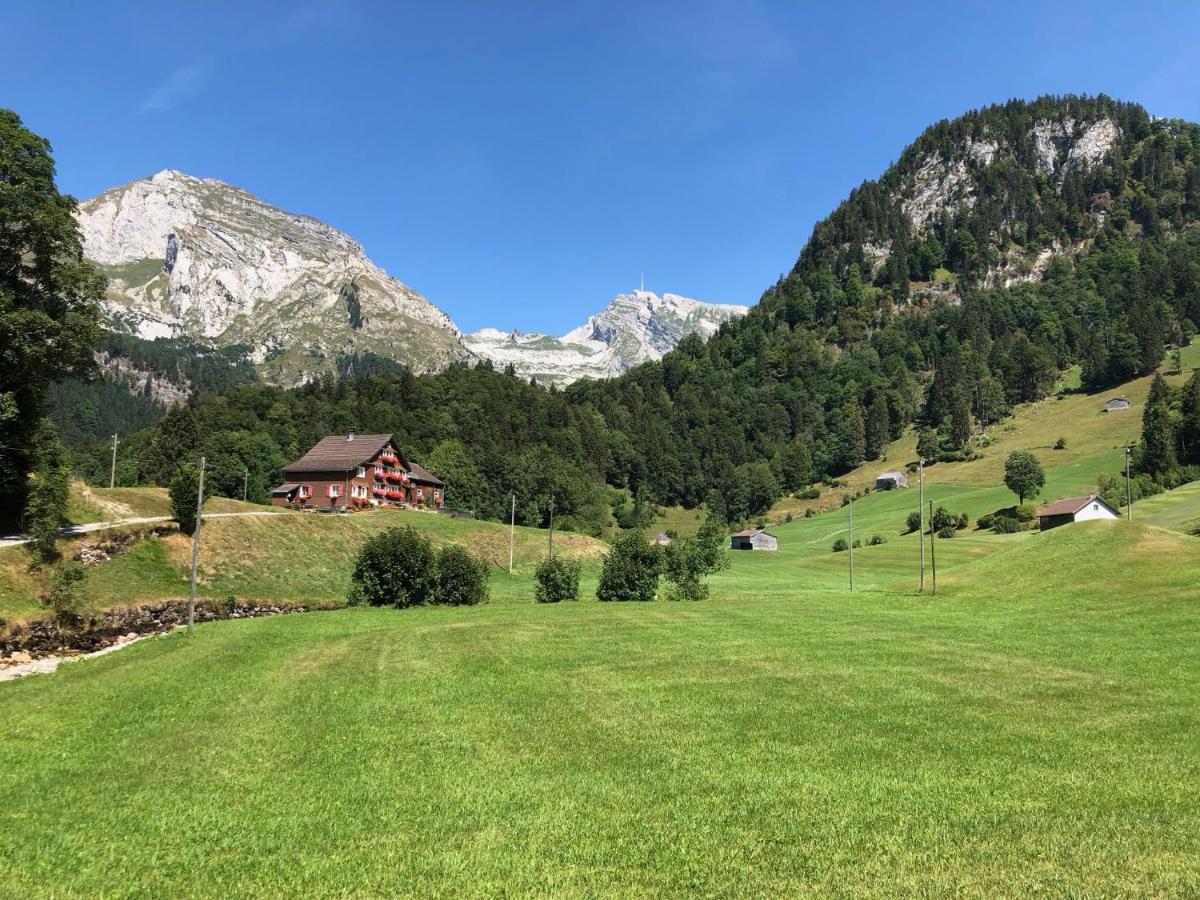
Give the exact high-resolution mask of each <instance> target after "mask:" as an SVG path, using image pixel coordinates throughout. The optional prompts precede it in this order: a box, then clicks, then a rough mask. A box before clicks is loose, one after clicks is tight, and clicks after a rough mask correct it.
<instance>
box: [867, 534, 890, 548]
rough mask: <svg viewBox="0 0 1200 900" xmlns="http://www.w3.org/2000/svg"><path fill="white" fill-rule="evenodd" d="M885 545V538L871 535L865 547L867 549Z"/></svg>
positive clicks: (879, 535)
mask: <svg viewBox="0 0 1200 900" xmlns="http://www.w3.org/2000/svg"><path fill="white" fill-rule="evenodd" d="M886 543H887V538H885V537H884V536H883V535H881V534H873V535H871V539H870V540H869V541H867V546H868V547H878V546H879V545H880V544H886Z"/></svg>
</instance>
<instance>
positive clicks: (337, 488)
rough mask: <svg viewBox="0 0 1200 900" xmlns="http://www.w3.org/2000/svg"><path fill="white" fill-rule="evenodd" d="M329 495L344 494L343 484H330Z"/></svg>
mask: <svg viewBox="0 0 1200 900" xmlns="http://www.w3.org/2000/svg"><path fill="white" fill-rule="evenodd" d="M329 496H330V497H340V496H342V486H341V485H340V484H331V485H330V486H329Z"/></svg>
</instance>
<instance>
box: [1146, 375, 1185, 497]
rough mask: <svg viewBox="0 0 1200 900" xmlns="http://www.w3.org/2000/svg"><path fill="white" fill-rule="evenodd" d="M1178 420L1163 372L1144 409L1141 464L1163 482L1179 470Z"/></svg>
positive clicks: (1154, 384) (1154, 381)
mask: <svg viewBox="0 0 1200 900" xmlns="http://www.w3.org/2000/svg"><path fill="white" fill-rule="evenodd" d="M1176 466H1177V459H1176V456H1175V421H1174V417H1173V416H1172V414H1171V389H1170V387H1168V386H1167V383H1166V381H1165V380H1163V377H1162V375H1155V376H1154V380H1153V381H1152V382H1150V392H1149V394H1147V396H1146V409H1145V412H1143V413H1142V446H1141V452H1140V454H1139V463H1138V467H1139V468H1140V469H1141V470H1142V471H1143V472H1146V473H1147V474H1149V475H1151V476H1153V477H1154V479H1155V480H1157V481H1160V482H1166V481H1169V479H1170V478H1171V476H1172V474H1173V473H1174V472H1175V469H1176Z"/></svg>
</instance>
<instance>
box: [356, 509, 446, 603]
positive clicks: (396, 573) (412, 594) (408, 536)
mask: <svg viewBox="0 0 1200 900" xmlns="http://www.w3.org/2000/svg"><path fill="white" fill-rule="evenodd" d="M436 570H437V559H436V557H435V556H434V552H433V545H432V544H431V543H430V542H429V538H428V537H426V536H425V535H424V534H422V533H421V532H420V531H417V529H415V528H413V527H412V526H411V525H401V526H399V527H396V528H389V529H387V530H386V531H381V532H379V534H375V535H372V536H371V537H369V538H367V541H366V543H364V544H363V546H362V549H361V550H359V551H358V558H357V559H356V560H355V561H354V571H353V573H352V574H351V576H350V577H351V588H350V597H349V602H350V604H351V605H369V606H398V607H409V606H418V605H420V604H422V603H428V602H429V601H430V600H432V599H433V597H434V593H435V591H436V590H437V588H438V582H437V571H436Z"/></svg>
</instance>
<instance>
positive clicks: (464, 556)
mask: <svg viewBox="0 0 1200 900" xmlns="http://www.w3.org/2000/svg"><path fill="white" fill-rule="evenodd" d="M436 579H437V587H436V588H435V589H434V597H433V600H434V602H435V603H441V604H444V605H446V606H474V605H475V604H476V603H484V602H486V600H487V598H488V580H487V579H488V570H487V563H484V562H481V561H479V560H477V559H475V557H473V556H472V555H471V554H470V553H468V552H467V551H466V549H464V548H463V547H461V546H459V545H458V544H446V545H445V546H443V547H442V549H441V550H440V551H439V552H438V556H437V566H436Z"/></svg>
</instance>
